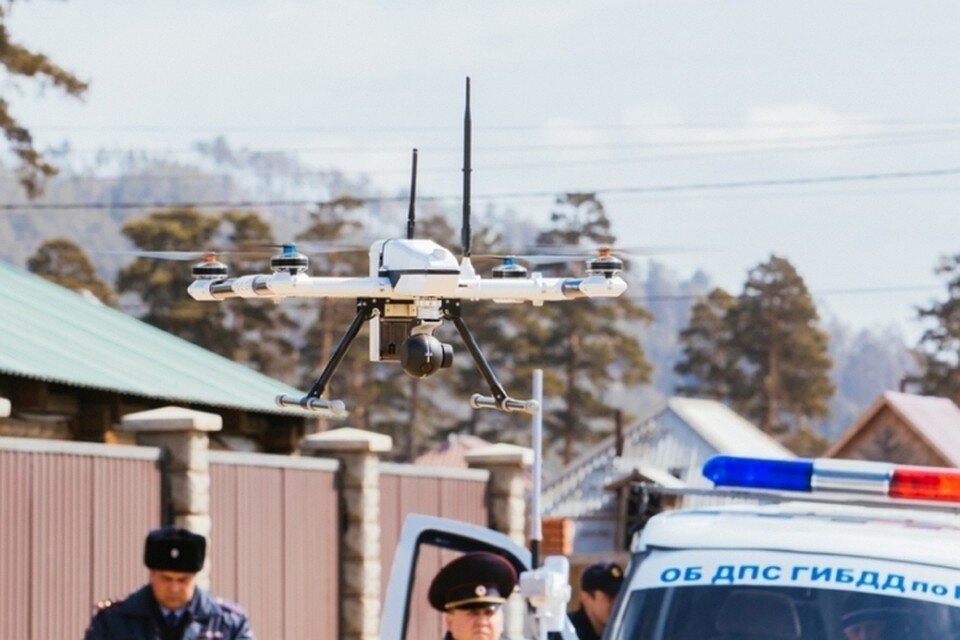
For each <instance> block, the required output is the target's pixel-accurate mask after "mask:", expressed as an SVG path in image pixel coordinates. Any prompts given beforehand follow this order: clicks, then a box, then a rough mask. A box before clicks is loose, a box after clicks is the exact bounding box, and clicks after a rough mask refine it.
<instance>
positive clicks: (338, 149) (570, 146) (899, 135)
mask: <svg viewBox="0 0 960 640" xmlns="http://www.w3.org/2000/svg"><path fill="white" fill-rule="evenodd" d="M957 135H960V129H958V128H950V129H931V130H923V131H894V132H886V133H884V132H881V133H834V134H826V135H824V134H812V135H800V136H797V135H791V136H765V137H760V138H731V137H725V138H716V137H713V138H699V139H686V140H658V141H644V142H639V141H638V142H626V141H622V140H621V141H617V142H585V143H563V144H556V143H554V144H486V145H483V144H481V145H477V146H475V147H474V151H478V152H480V151H484V152H485V151H550V152H553V151H588V150H610V149H670V148H697V147H718V146H719V147H726V146H733V145H770V144H780V143H785V144H805V143H817V142H835V141H860V142H885V141H900V140H906V141H912V140H925V139H928V138H931V137H933V138H935V139H942V138H944V137H946V138H947V139H950V138H951V137H954V136H957ZM417 148H418V149H420V150H422V151H428V152H436V153H460V152H461V151H462V149H461V147H459V146H430V145H428V144H418V145H417ZM102 151H107V152H110V151H111V150H110V149H106V150H104V149H88V148H79V149H68V150H67V153H68V154H69V153H73V154H81V153H87V154H90V153H100V152H102ZM114 151H118V152H120V153H128V152H130V151H133V152H143V153H158V154H173V155H182V154H195V153H200V150H199V149H197V148H194V147H190V148H183V147H158V148H152V149H151V148H149V147H148V148H140V149H133V150H131V149H118V150H114ZM236 151H237V152H238V153H259V154H274V153H276V154H282V153H303V154H318V153H339V154H345V153H346V154H362V153H385V152H386V153H401V152H402V153H408V152H409V149H408V148H407V147H405V146H400V145H399V144H391V145H386V146H384V145H377V146H364V145H354V144H350V145H323V146H306V147H274V148H267V149H246V148H244V147H241V148H239V149H236Z"/></svg>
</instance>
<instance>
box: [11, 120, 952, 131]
mask: <svg viewBox="0 0 960 640" xmlns="http://www.w3.org/2000/svg"><path fill="white" fill-rule="evenodd" d="M928 125H937V126H949V125H960V118H949V117H948V118H926V119H924V118H849V119H846V118H841V119H836V120H779V121H769V122H751V123H745V122H720V121H717V122H648V123H643V124H626V123H582V124H574V123H567V124H550V125H543V124H503V125H486V126H483V125H480V126H477V127H476V130H477V131H481V132H482V131H542V130H547V129H550V130H557V129H559V130H570V131H582V130H613V131H626V130H644V129H666V130H674V129H680V130H682V129H693V130H697V129H723V130H729V129H741V130H750V129H771V128H781V127H825V126H829V127H836V126H888V127H918V126H928ZM30 129H31V130H34V131H68V132H69V131H103V132H130V133H169V132H172V131H182V132H193V133H217V132H229V133H295V134H302V133H343V132H349V133H403V132H425V131H426V132H429V131H438V132H442V131H459V130H460V128H459V127H457V126H435V125H422V126H409V125H403V126H389V125H388V126H382V127H371V126H356V125H347V124H344V125H323V126H321V125H231V124H221V125H212V124H211V125H199V126H198V125H162V124H147V123H141V124H130V125H118V124H106V125H77V124H52V123H51V124H35V125H31V126H30Z"/></svg>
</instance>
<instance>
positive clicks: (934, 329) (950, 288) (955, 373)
mask: <svg viewBox="0 0 960 640" xmlns="http://www.w3.org/2000/svg"><path fill="white" fill-rule="evenodd" d="M935 273H936V274H937V275H939V276H942V277H943V278H944V279H945V280H946V285H947V299H946V300H944V301H943V302H934V303H931V305H930V306H929V307H926V308H921V309H918V315H919V317H920V319H921V320H928V321H932V322H933V326H931V327H929V328H928V329H926V330H925V331H924V332H923V335H922V336H921V337H920V342H919V344H918V345H917V349H916V358H917V361H918V363H919V365H920V371H921V373H920V388H921V390H922V392H923V393H925V394H928V395H936V396H943V397H946V398H951V399H952V400H953V401H954V402H958V403H960V254H957V255H954V256H950V257H945V258H943V259H942V260H941V261H940V264H939V265H937V268H936V270H935Z"/></svg>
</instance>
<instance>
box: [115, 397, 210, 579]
mask: <svg viewBox="0 0 960 640" xmlns="http://www.w3.org/2000/svg"><path fill="white" fill-rule="evenodd" d="M222 428H223V418H221V417H220V416H219V415H217V414H215V413H204V412H203V411H194V410H192V409H184V408H182V407H163V408H161V409H151V410H149V411H140V412H137V413H130V414H127V415H125V416H124V417H123V419H122V420H121V421H120V430H121V431H126V432H129V433H132V434H134V436H135V437H136V440H137V444H138V445H140V446H143V447H158V448H160V449H163V451H164V456H165V465H164V466H165V469H166V473H167V477H166V478H165V480H166V482H167V483H168V485H167V486H168V488H169V506H170V508H171V510H172V512H173V513H172V515H173V523H172V524H173V525H174V526H177V527H182V528H184V529H189V530H190V531H193V532H194V533H199V534H200V535H202V536H204V537H206V538H207V542H208V546H209V541H210V529H211V521H210V459H209V455H208V454H209V452H210V438H209V436H208V435H207V434H208V433H209V432H211V431H220V429H222ZM165 506H166V505H165ZM165 524H166V523H165ZM145 534H146V532H144V535H145ZM197 584H199V585H200V586H201V587H203V588H204V589H209V588H210V553H209V548H208V553H207V561H206V563H205V564H204V567H203V571H201V572H200V576H199V578H198V580H197Z"/></svg>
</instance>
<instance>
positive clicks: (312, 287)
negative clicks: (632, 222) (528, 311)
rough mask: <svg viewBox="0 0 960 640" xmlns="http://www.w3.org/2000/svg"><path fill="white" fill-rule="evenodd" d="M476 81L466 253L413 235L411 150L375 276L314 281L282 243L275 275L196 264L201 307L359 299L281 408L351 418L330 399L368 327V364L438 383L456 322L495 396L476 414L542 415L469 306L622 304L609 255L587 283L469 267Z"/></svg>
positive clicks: (516, 266) (592, 267) (379, 244)
mask: <svg viewBox="0 0 960 640" xmlns="http://www.w3.org/2000/svg"><path fill="white" fill-rule="evenodd" d="M471 128H472V127H471V117H470V78H467V81H466V109H465V112H464V144H463V224H462V227H461V246H462V247H463V252H462V256H461V257H460V259H459V260H458V259H457V257H456V256H454V254H453V253H452V252H451V251H449V250H448V249H446V248H444V247H442V246H441V245H439V244H437V243H436V242H434V241H432V240H426V239H418V238H414V226H415V214H414V199H415V194H416V162H417V152H416V150H414V153H413V172H412V173H413V177H412V179H411V189H410V208H409V214H408V221H407V234H406V237H404V238H391V239H386V240H377V241H376V242H374V243H373V244H372V245H371V246H370V249H369V266H370V269H369V274H368V275H367V276H365V277H323V276H320V277H316V276H310V275H307V273H306V272H307V269H308V267H309V259H308V258H307V256H305V255H304V254H303V253H301V252H300V251H298V250H297V248H296V245H295V244H283V245H280V250H279V252H278V253H276V254H275V255H273V256H272V257H271V258H270V268H271V271H272V273H271V274H253V275H243V276H237V277H227V267H226V265H224V264H223V263H221V262H219V261H218V260H217V258H216V256H213V255H211V256H207V257H205V258H204V260H203V262H200V263H198V264H196V265H194V266H193V269H192V273H193V277H194V281H193V282H192V283H191V284H190V286H189V288H188V290H187V291H188V293H189V295H190V296H191V297H192V298H193V299H195V300H199V301H211V302H216V301H222V300H226V299H230V298H272V299H274V300H276V301H279V300H281V299H283V298H347V299H349V298H353V299H356V316H355V317H354V319H353V321H352V322H351V323H350V326H349V327H348V328H347V330H346V332H345V333H344V334H343V336H342V337H341V339H340V341H339V343H338V344H337V346H336V348H335V349H334V351H333V353H332V355H331V356H330V358H329V359H328V361H327V363H326V364H325V366H324V367H323V369H322V371H321V373H320V375H319V377H318V378H317V380H316V382H315V383H314V384H313V386H312V387H311V388H310V390H309V391H308V392H307V393H306V395H304V396H303V397H301V398H297V397H294V396H289V395H285V394H284V395H279V396H277V397H276V403H277V404H278V405H279V406H281V407H300V408H302V409H306V410H309V411H314V412H318V413H321V414H324V415H327V416H331V417H343V416H344V415H346V404H345V403H344V402H343V401H342V400H330V399H325V398H323V397H322V396H323V395H324V392H325V391H326V389H327V385H328V384H329V382H330V380H331V379H332V378H333V375H334V374H335V373H336V370H337V367H338V366H339V365H340V363H341V361H342V360H343V358H344V356H345V355H346V353H347V351H348V349H349V348H350V346H351V344H352V343H353V342H354V340H355V339H356V337H357V335H358V334H359V333H360V330H361V328H362V327H363V325H364V324H365V323H368V322H369V323H370V345H369V348H370V361H371V362H399V363H400V366H401V367H402V369H403V371H404V372H406V373H407V374H408V375H410V376H413V377H414V378H425V377H427V376H431V375H433V374H435V373H437V372H438V371H440V370H441V369H445V368H448V367H450V366H451V364H452V363H453V347H452V346H451V345H450V344H446V343H443V342H440V340H439V339H437V338H436V337H434V335H433V334H434V331H435V330H436V329H437V328H438V327H440V326H441V325H443V323H444V322H446V321H450V322H451V323H453V326H454V327H456V330H457V332H458V334H459V335H460V338H461V339H462V341H463V343H464V345H465V346H466V348H467V351H468V352H469V353H470V357H471V358H472V359H473V362H474V364H475V365H476V367H477V369H478V370H479V371H480V373H481V375H482V376H483V378H484V380H485V381H486V383H487V386H488V387H489V392H490V395H484V394H480V393H476V394H474V395H473V396H472V397H471V398H470V406H471V407H472V408H474V409H497V410H500V411H504V412H520V413H528V414H534V413H536V412H537V411H539V403H538V402H537V401H536V400H518V399H515V398H512V397H510V396H509V395H508V394H507V392H506V391H505V390H504V388H503V385H502V384H501V383H500V381H499V380H498V379H497V376H496V374H495V373H494V371H493V368H492V367H491V366H490V363H489V362H488V361H487V359H486V358H485V357H484V355H483V353H482V352H481V350H480V346H479V345H478V344H477V341H476V339H475V338H474V336H473V334H472V333H471V332H470V330H469V328H467V324H466V322H464V319H463V315H462V303H463V301H464V300H490V301H493V302H495V303H522V302H530V303H532V304H533V305H534V306H542V305H543V303H544V302H548V301H563V300H573V299H577V298H615V297H617V296H619V295H621V294H622V293H624V292H625V291H626V289H627V283H626V282H625V281H624V280H623V278H622V277H620V273H621V271H622V270H623V262H622V261H621V260H620V259H619V258H617V257H616V256H615V255H613V252H612V250H611V249H609V248H603V249H600V250H599V251H598V255H596V256H595V257H592V258H590V259H588V260H587V261H586V270H585V276H584V277H565V278H564V277H551V278H546V277H543V275H542V274H541V273H539V272H533V273H529V272H528V270H527V268H526V267H524V266H523V265H522V264H520V263H519V262H518V260H517V258H516V257H510V256H507V257H504V258H503V261H502V263H501V264H499V265H498V266H496V267H494V268H493V269H492V273H491V277H488V278H483V277H481V276H480V275H479V274H478V273H477V271H476V270H475V268H474V266H473V263H472V262H471V248H470V239H471V230H470V174H471V172H472V168H471Z"/></svg>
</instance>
